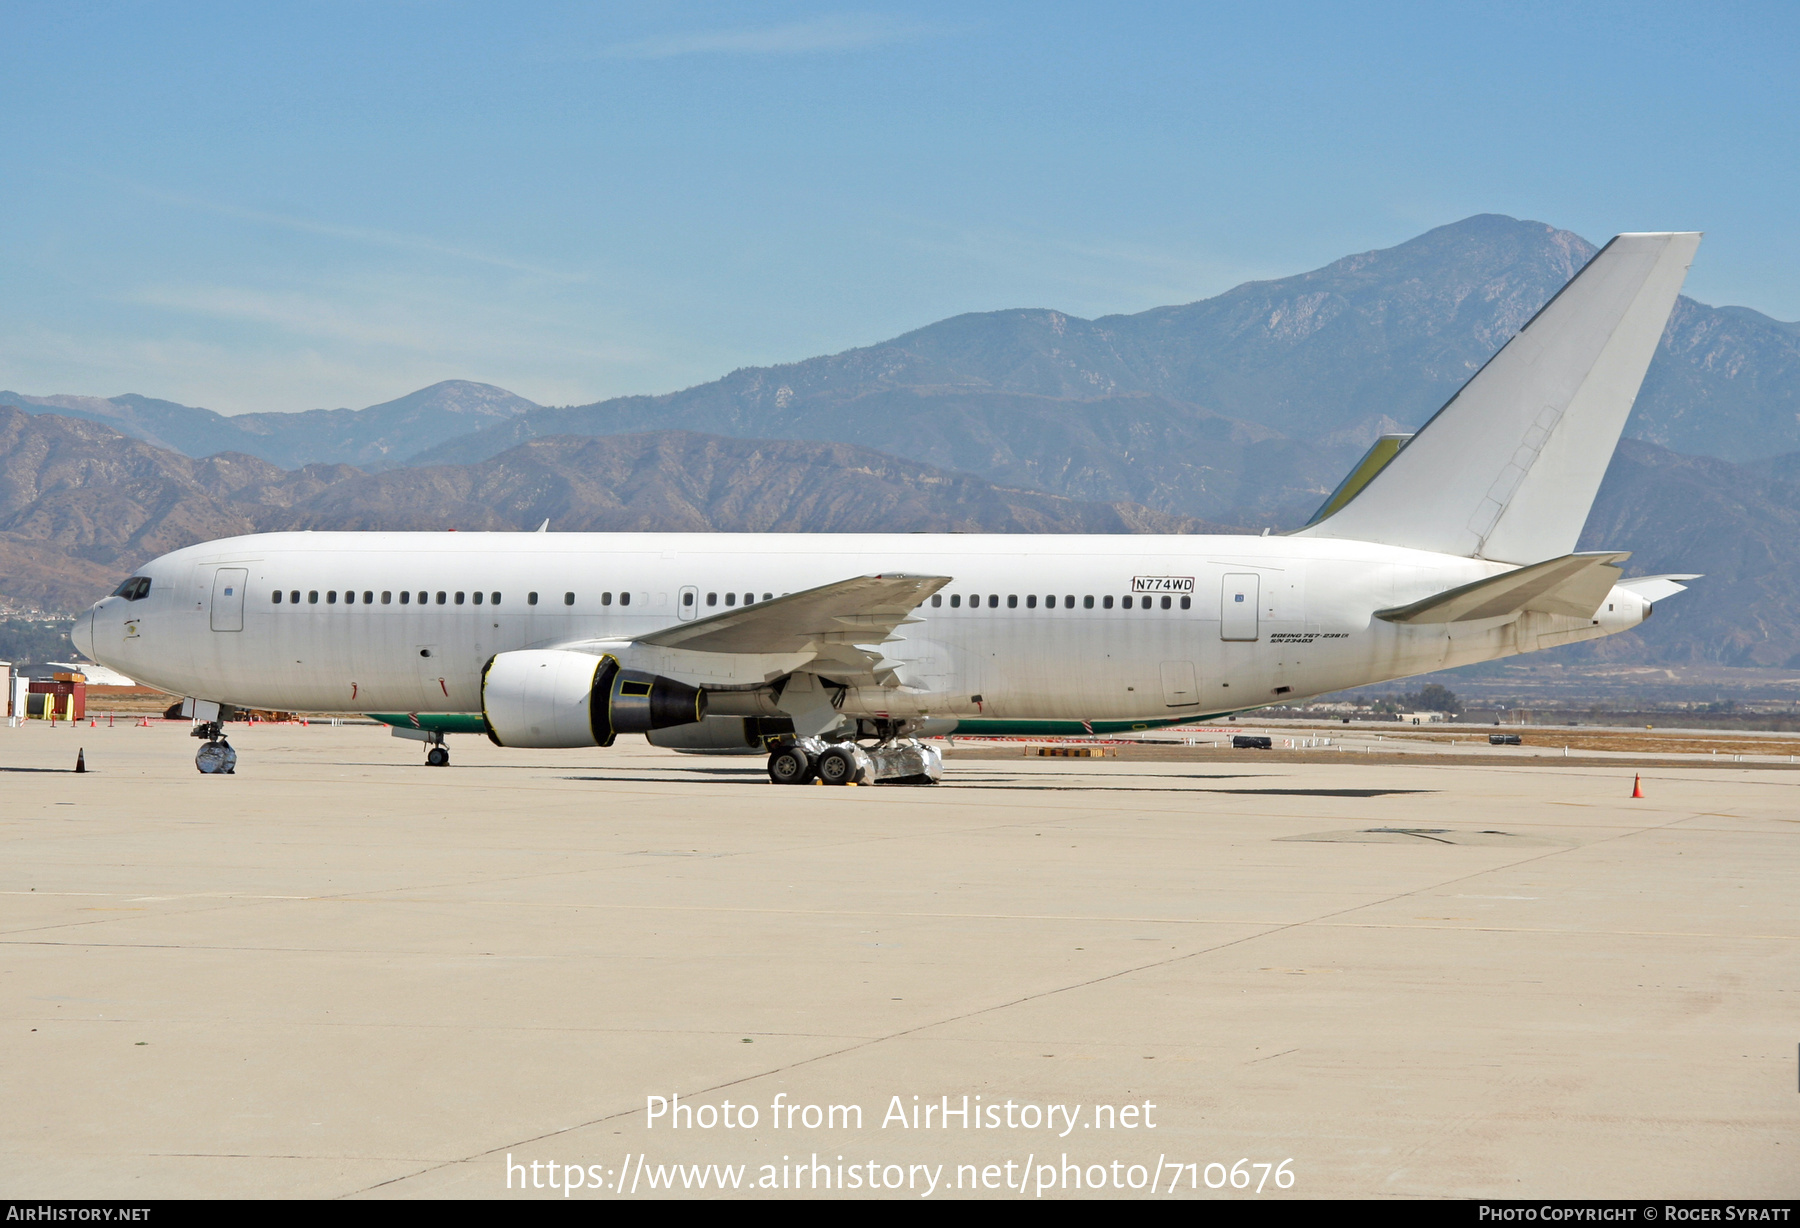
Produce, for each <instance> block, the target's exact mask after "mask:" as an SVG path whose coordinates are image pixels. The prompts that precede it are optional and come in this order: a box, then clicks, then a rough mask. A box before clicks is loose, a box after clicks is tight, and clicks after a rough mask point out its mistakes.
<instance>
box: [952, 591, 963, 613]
mask: <svg viewBox="0 0 1800 1228" xmlns="http://www.w3.org/2000/svg"><path fill="white" fill-rule="evenodd" d="M950 608H951V609H953V610H958V609H961V608H962V594H961V593H951V594H950Z"/></svg>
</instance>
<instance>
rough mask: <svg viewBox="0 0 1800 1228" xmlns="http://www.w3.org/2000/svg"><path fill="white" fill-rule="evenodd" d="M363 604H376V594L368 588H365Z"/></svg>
mask: <svg viewBox="0 0 1800 1228" xmlns="http://www.w3.org/2000/svg"><path fill="white" fill-rule="evenodd" d="M363 604H364V605H374V604H375V594H374V593H372V592H369V591H367V590H364V592H363Z"/></svg>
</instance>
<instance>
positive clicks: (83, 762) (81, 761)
mask: <svg viewBox="0 0 1800 1228" xmlns="http://www.w3.org/2000/svg"><path fill="white" fill-rule="evenodd" d="M75 770H76V771H77V772H85V771H87V748H86V747H82V748H81V749H79V750H77V751H76V752H75Z"/></svg>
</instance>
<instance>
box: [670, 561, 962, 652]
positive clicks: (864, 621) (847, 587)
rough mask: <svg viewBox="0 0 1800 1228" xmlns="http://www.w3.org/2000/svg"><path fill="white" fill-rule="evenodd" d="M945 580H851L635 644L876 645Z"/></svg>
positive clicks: (738, 648) (724, 648) (785, 648)
mask: <svg viewBox="0 0 1800 1228" xmlns="http://www.w3.org/2000/svg"><path fill="white" fill-rule="evenodd" d="M950 580H951V577H949V576H896V575H888V576H857V577H855V578H853V579H849V580H839V581H837V582H836V583H834V584H827V585H824V586H822V587H820V588H810V589H807V590H806V591H805V592H802V593H788V594H786V595H785V596H781V597H776V598H774V599H773V600H771V601H764V602H759V603H758V604H756V605H748V606H741V607H739V608H738V609H735V610H728V611H726V612H725V613H723V614H715V615H713V616H712V617H711V618H702V619H699V620H697V621H695V622H691V623H677V624H676V625H675V626H673V627H664V628H663V629H662V630H661V631H653V632H651V633H650V634H649V635H643V636H639V637H638V641H637V642H638V643H640V644H650V645H654V646H656V647H659V648H685V649H688V650H690V651H693V652H731V653H796V652H808V651H811V652H817V651H819V649H820V647H821V646H823V645H826V644H879V643H881V642H882V641H883V640H886V639H887V638H888V637H889V636H891V635H893V633H894V629H895V628H896V627H898V626H900V624H901V623H903V622H906V621H907V619H908V617H909V616H910V615H911V614H912V612H913V611H914V610H915V609H917V608H918V607H919V605H920V603H921V602H923V601H924V600H925V599H926V598H928V597H930V596H931V595H932V594H933V593H935V592H937V591H938V590H939V589H941V588H943V587H944V586H945V585H946V584H948V583H950Z"/></svg>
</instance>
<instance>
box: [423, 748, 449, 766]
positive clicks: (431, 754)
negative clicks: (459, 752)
mask: <svg viewBox="0 0 1800 1228" xmlns="http://www.w3.org/2000/svg"><path fill="white" fill-rule="evenodd" d="M425 762H426V763H427V764H428V765H429V766H431V767H448V766H449V765H450V751H449V750H448V749H447V748H445V747H442V746H434V747H432V748H431V749H430V750H428V751H426V752H425Z"/></svg>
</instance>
